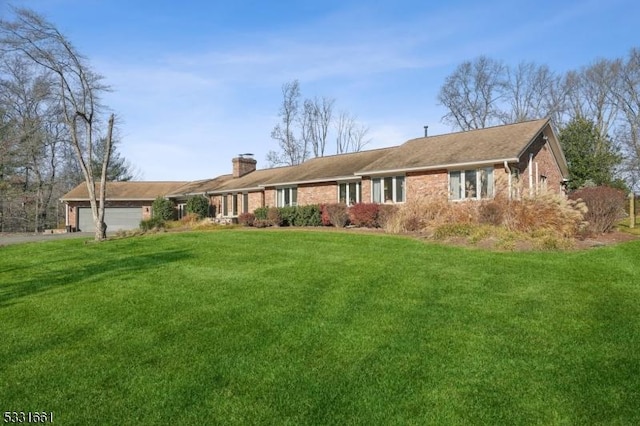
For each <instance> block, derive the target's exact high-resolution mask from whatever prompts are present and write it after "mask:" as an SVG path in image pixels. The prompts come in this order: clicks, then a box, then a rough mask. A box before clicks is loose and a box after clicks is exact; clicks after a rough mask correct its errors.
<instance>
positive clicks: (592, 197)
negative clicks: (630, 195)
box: [569, 186, 627, 234]
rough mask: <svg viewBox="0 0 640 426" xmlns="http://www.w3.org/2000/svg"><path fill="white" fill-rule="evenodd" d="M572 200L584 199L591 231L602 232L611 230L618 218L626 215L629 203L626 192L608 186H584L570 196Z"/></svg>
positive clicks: (586, 217)
mask: <svg viewBox="0 0 640 426" xmlns="http://www.w3.org/2000/svg"><path fill="white" fill-rule="evenodd" d="M569 198H571V199H572V200H582V201H583V202H584V203H585V204H586V206H587V209H588V210H587V212H586V214H585V216H584V219H585V220H586V221H587V222H588V225H587V230H588V231H589V232H593V233H598V234H602V233H605V232H610V231H611V230H612V229H613V228H614V226H615V225H616V223H617V222H618V220H620V218H622V217H623V216H624V209H625V206H626V203H627V197H626V195H625V193H624V192H623V191H622V190H620V189H615V188H611V187H608V186H596V187H590V188H582V189H578V190H577V191H574V192H573V193H571V195H570V196H569Z"/></svg>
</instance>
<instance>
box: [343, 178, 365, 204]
mask: <svg viewBox="0 0 640 426" xmlns="http://www.w3.org/2000/svg"><path fill="white" fill-rule="evenodd" d="M361 199H362V188H361V186H360V182H347V183H341V184H340V185H339V186H338V202H340V203H345V204H346V205H348V206H350V205H352V204H356V203H359V202H360V200H361Z"/></svg>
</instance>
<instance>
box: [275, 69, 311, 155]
mask: <svg viewBox="0 0 640 426" xmlns="http://www.w3.org/2000/svg"><path fill="white" fill-rule="evenodd" d="M299 103H300V83H299V82H298V80H293V81H291V82H287V83H285V84H283V85H282V105H281V106H280V114H279V116H280V123H278V124H277V125H276V127H274V128H273V130H272V132H271V138H272V139H275V140H276V141H278V145H279V146H280V152H279V153H278V152H276V151H269V153H268V154H267V161H268V162H269V163H270V164H271V165H272V166H275V165H288V166H293V165H296V164H300V163H302V162H304V161H305V160H306V159H307V156H308V155H309V149H308V145H307V143H308V139H306V138H304V137H296V135H295V133H294V132H295V128H296V124H297V123H298V122H299V119H300V117H299V113H300V112H299Z"/></svg>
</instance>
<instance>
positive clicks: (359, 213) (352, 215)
mask: <svg viewBox="0 0 640 426" xmlns="http://www.w3.org/2000/svg"><path fill="white" fill-rule="evenodd" d="M349 220H350V221H351V224H352V225H354V226H358V227H364V228H375V227H376V226H377V225H378V221H377V220H378V204H373V203H358V204H354V205H353V206H351V207H350V208H349Z"/></svg>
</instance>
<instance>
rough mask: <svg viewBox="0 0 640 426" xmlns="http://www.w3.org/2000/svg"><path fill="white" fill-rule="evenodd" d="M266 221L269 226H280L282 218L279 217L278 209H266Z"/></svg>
mask: <svg viewBox="0 0 640 426" xmlns="http://www.w3.org/2000/svg"><path fill="white" fill-rule="evenodd" d="M266 221H267V222H268V223H269V225H270V226H280V225H282V218H281V217H280V209H278V208H277V207H269V208H268V209H267V218H266Z"/></svg>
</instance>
